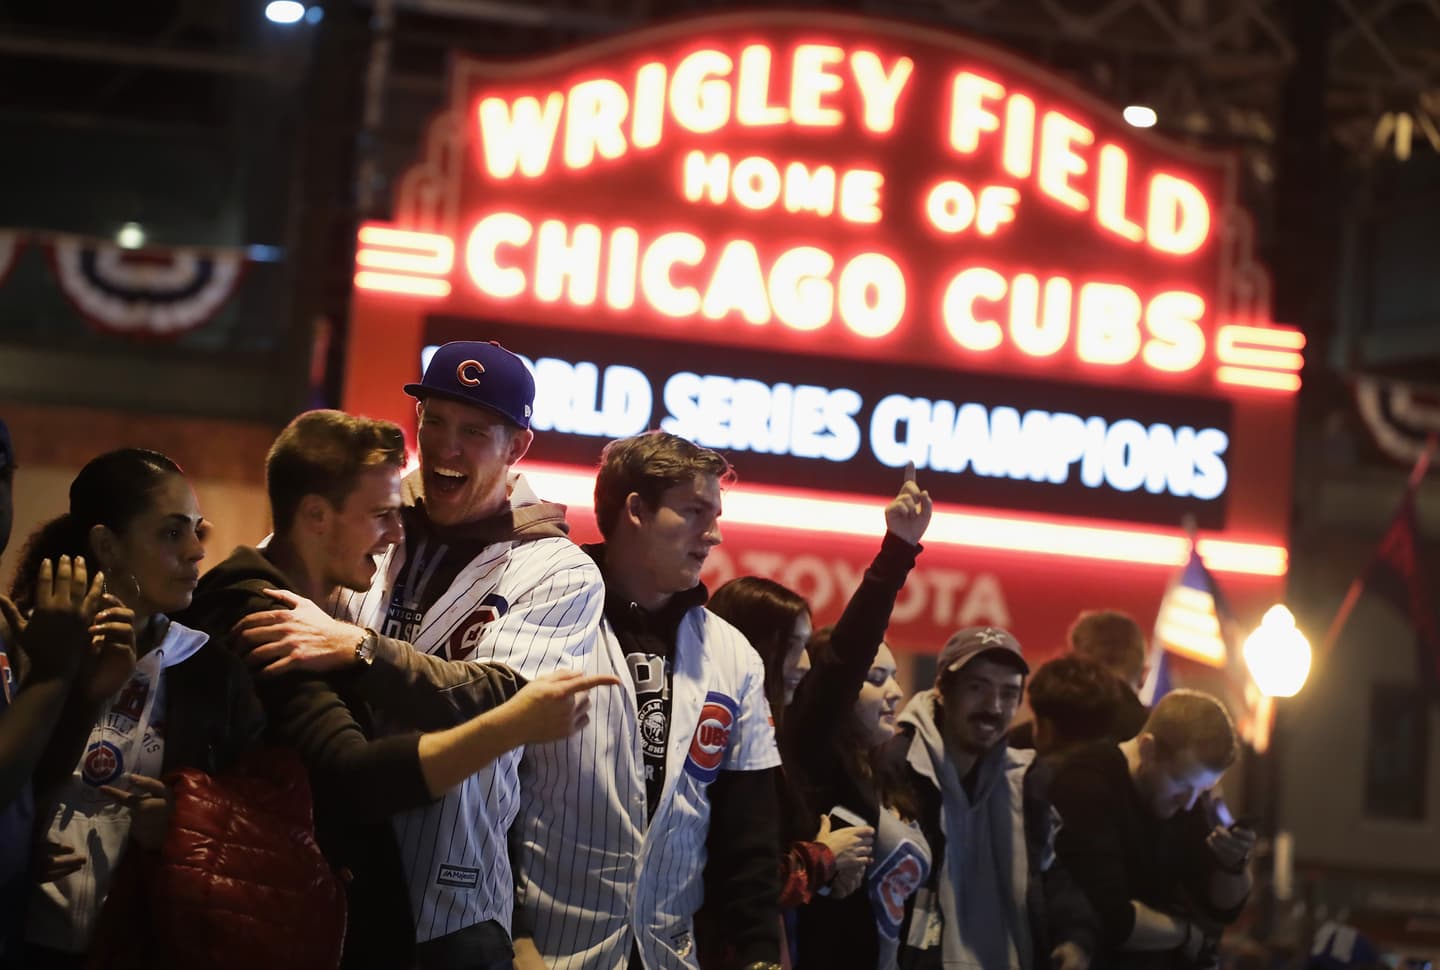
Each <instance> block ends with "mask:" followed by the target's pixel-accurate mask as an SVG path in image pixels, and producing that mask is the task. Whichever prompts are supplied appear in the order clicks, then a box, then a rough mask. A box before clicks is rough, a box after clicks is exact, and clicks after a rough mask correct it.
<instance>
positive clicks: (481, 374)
mask: <svg viewBox="0 0 1440 970" xmlns="http://www.w3.org/2000/svg"><path fill="white" fill-rule="evenodd" d="M405 393H406V394H409V395H410V396H411V397H414V398H418V399H419V400H422V401H423V400H425V399H426V398H427V397H443V398H445V399H446V400H449V401H458V402H460V403H461V404H469V405H471V406H473V407H478V408H486V409H488V410H491V411H494V412H495V413H496V414H498V415H500V416H501V417H502V418H504V419H505V420H507V421H509V422H510V423H511V424H513V425H516V426H517V427H520V428H528V427H530V412H531V409H532V408H533V407H534V404H535V378H534V376H533V375H531V373H530V368H528V367H526V366H525V362H524V361H523V360H521V359H520V358H519V357H517V356H515V355H514V354H512V353H510V351H508V350H506V349H505V348H504V347H502V346H500V344H499V343H497V342H496V341H494V340H489V341H482V340H454V341H451V342H450V343H448V344H445V345H444V346H442V347H441V348H440V349H439V350H437V351H435V356H433V357H431V358H430V365H429V366H428V367H426V368H425V376H424V377H422V378H420V383H418V384H406V385H405Z"/></svg>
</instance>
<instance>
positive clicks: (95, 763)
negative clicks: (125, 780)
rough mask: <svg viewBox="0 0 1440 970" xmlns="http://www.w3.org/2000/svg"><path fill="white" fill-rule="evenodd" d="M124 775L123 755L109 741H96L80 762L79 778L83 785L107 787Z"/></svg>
mask: <svg viewBox="0 0 1440 970" xmlns="http://www.w3.org/2000/svg"><path fill="white" fill-rule="evenodd" d="M124 773H125V755H124V753H123V752H122V751H121V750H120V749H119V748H117V747H116V746H115V745H113V744H111V743H110V742H109V741H97V742H96V743H94V744H92V745H90V748H89V749H88V750H87V751H86V752H85V759H84V760H83V761H81V762H80V777H81V778H83V779H85V784H87V785H91V786H94V787H96V788H98V787H99V786H101V785H108V784H110V783H111V782H112V781H114V780H115V779H116V778H119V777H120V776H121V775H122V774H124Z"/></svg>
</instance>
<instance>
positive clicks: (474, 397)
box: [250, 341, 604, 970]
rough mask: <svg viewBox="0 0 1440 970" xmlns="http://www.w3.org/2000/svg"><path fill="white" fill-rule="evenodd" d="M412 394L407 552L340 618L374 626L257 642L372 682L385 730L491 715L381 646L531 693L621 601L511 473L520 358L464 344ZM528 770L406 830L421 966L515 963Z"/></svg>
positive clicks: (460, 791) (525, 427) (479, 779)
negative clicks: (514, 846)
mask: <svg viewBox="0 0 1440 970" xmlns="http://www.w3.org/2000/svg"><path fill="white" fill-rule="evenodd" d="M405 391H406V393H408V394H410V395H411V396H413V397H415V398H416V399H417V404H416V413H417V415H418V416H419V436H418V437H419V444H420V467H419V469H418V471H416V472H413V473H412V474H410V475H408V476H406V477H405V479H404V482H403V484H402V500H403V506H402V509H401V519H402V524H403V533H404V534H403V538H402V539H401V541H400V542H399V543H397V544H396V545H395V546H394V547H393V548H392V550H391V552H390V553H389V555H388V557H386V559H385V560H383V561H382V562H381V564H380V567H379V569H378V570H377V571H376V574H375V580H374V582H373V584H372V585H371V588H370V590H369V591H368V592H367V593H365V594H363V595H360V596H356V597H354V598H353V600H351V601H347V602H342V603H340V604H339V605H338V606H337V611H338V612H339V613H341V614H343V615H347V616H353V617H355V618H357V620H358V621H359V624H361V625H362V626H364V627H365V629H363V630H362V629H360V627H359V626H351V625H349V624H346V623H341V622H336V621H331V622H329V623H325V622H323V621H322V620H320V619H317V618H316V617H315V615H314V614H315V611H313V610H306V609H304V607H306V606H307V605H309V604H308V601H306V603H302V604H299V605H298V606H297V608H296V609H295V610H294V611H293V612H294V614H295V615H294V616H292V617H290V618H288V619H287V620H286V621H285V622H282V623H276V624H272V625H270V626H269V628H268V629H269V630H271V631H273V632H272V633H266V634H264V635H258V636H255V635H252V636H251V637H250V642H251V645H252V646H255V647H259V648H260V649H263V650H265V651H266V652H265V654H264V656H266V657H267V659H269V660H274V659H276V658H277V657H282V656H285V655H288V656H289V657H290V658H291V661H292V663H294V664H295V665H298V666H301V667H304V668H307V669H312V670H334V669H336V668H337V666H341V665H344V666H349V667H352V668H355V669H356V670H357V671H358V672H359V676H357V677H356V682H355V683H356V690H357V692H358V693H359V694H360V695H361V697H362V698H363V699H364V700H366V701H367V702H368V703H369V704H370V705H371V706H372V707H373V708H374V709H375V716H376V719H377V722H378V724H379V726H380V727H381V728H382V729H383V730H388V731H404V730H420V731H430V730H436V729H440V728H445V727H449V726H452V725H454V724H456V723H458V722H460V721H462V720H465V719H467V718H469V717H470V716H472V715H474V714H476V713H479V711H478V710H476V709H473V707H472V705H471V697H470V695H469V694H468V693H467V692H466V691H464V690H449V689H432V690H427V689H426V686H427V685H425V684H422V683H415V682H410V683H406V682H405V681H406V680H407V677H408V675H407V673H406V671H407V670H408V669H409V666H408V665H402V664H393V663H391V662H390V661H389V659H388V656H387V652H386V651H379V652H377V651H376V649H375V646H376V641H377V638H379V637H384V638H388V639H390V640H394V641H401V642H403V643H404V644H409V645H413V649H414V650H418V651H421V652H423V653H428V654H433V655H436V656H439V657H442V658H445V659H448V660H452V661H465V660H484V661H495V662H498V663H503V664H506V665H508V666H509V667H510V668H512V669H513V670H515V671H516V672H518V673H519V674H520V675H521V676H522V677H524V678H527V679H533V678H535V677H537V676H539V675H540V674H542V673H546V672H548V671H553V670H557V669H562V668H563V669H579V668H581V667H582V666H583V664H584V658H585V657H586V656H587V655H588V654H589V653H590V652H591V651H592V650H593V646H594V643H595V641H596V638H597V636H598V632H599V625H600V617H601V612H602V609H603V606H604V588H603V585H602V581H601V578H600V572H599V569H598V568H597V567H596V566H595V564H594V562H592V561H591V560H590V558H589V557H587V556H586V555H585V554H584V553H583V552H581V551H580V549H579V547H578V546H576V545H575V544H574V543H572V542H571V541H570V539H569V537H568V534H567V533H568V528H567V526H566V524H565V510H564V508H563V507H561V506H557V505H551V504H547V503H543V502H541V501H540V500H539V499H538V498H537V497H536V496H535V494H534V493H533V491H532V490H531V489H530V486H529V485H528V484H527V483H526V481H525V479H524V477H523V476H522V475H520V474H518V473H516V472H514V471H513V470H512V469H513V466H514V465H515V463H516V462H518V461H519V460H520V459H521V458H522V457H524V455H525V452H526V450H527V449H528V448H529V446H530V442H531V441H532V440H533V438H534V434H533V432H531V430H530V415H531V408H532V406H533V403H534V397H535V381H534V378H533V377H532V376H531V374H530V371H529V369H528V368H527V367H526V366H525V363H524V362H523V361H522V360H520V358H519V357H517V356H515V355H514V354H512V353H510V352H509V351H508V350H505V349H504V348H502V347H501V346H499V345H498V344H495V343H482V342H475V341H457V342H454V343H449V344H446V345H444V346H443V347H441V348H440V349H439V350H437V351H436V352H435V355H434V356H433V357H432V358H431V360H430V363H429V365H428V366H427V367H426V368H425V375H424V377H423V378H422V379H421V381H420V382H419V383H418V384H408V385H406V386H405ZM302 612H303V614H304V615H303V616H302V615H300V614H301V613H302ZM251 633H252V634H256V633H258V631H251ZM257 652H258V651H257ZM399 697H406V698H408V701H407V702H406V703H397V698H399ZM519 758H520V751H519V750H518V749H517V750H513V751H511V752H509V753H507V754H505V755H503V756H502V757H500V758H499V759H497V760H496V761H495V762H493V763H492V764H491V765H490V766H488V767H486V768H484V769H482V770H481V771H479V772H478V773H476V774H474V775H471V776H470V777H469V778H467V779H466V780H465V781H464V782H463V783H462V784H460V785H459V786H458V787H457V788H454V789H451V790H450V791H449V792H447V793H446V794H445V795H444V796H443V797H442V798H441V799H440V800H438V801H436V802H435V803H433V804H431V805H429V806H427V807H425V808H420V809H415V810H412V811H408V812H403V813H401V814H399V815H397V816H395V829H396V835H397V837H398V840H399V843H400V851H401V855H402V857H403V859H404V863H405V868H406V875H407V879H408V883H409V891H410V900H411V907H412V910H413V913H414V916H415V921H416V941H417V950H418V954H419V961H420V966H421V967H422V968H436V970H449V968H451V967H454V968H461V967H463V968H465V970H492V968H494V970H498V968H501V967H503V968H506V970H508V968H509V967H510V966H511V959H512V948H511V943H510V938H509V928H510V925H511V916H512V909H513V905H514V883H513V880H512V876H511V868H510V863H509V857H508V854H507V848H508V847H507V833H508V830H509V828H510V824H511V822H512V821H513V819H514V818H515V813H516V810H517V807H518V804H519V782H518V777H517V766H518V762H519Z"/></svg>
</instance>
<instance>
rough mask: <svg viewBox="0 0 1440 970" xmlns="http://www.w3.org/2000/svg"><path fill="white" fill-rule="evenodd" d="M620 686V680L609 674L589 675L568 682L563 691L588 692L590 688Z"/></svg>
mask: <svg viewBox="0 0 1440 970" xmlns="http://www.w3.org/2000/svg"><path fill="white" fill-rule="evenodd" d="M619 684H620V678H618V677H615V676H613V675H611V674H590V675H589V676H586V677H579V678H576V679H575V680H572V681H568V682H567V683H566V684H565V690H566V691H568V692H570V693H576V692H578V691H582V690H590V689H591V688H592V687H616V686H619Z"/></svg>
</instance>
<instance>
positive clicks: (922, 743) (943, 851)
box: [886, 691, 1099, 970]
mask: <svg viewBox="0 0 1440 970" xmlns="http://www.w3.org/2000/svg"><path fill="white" fill-rule="evenodd" d="M940 717H941V710H940V707H939V705H938V704H937V697H936V694H935V693H934V692H933V691H926V692H924V693H922V694H918V695H916V696H915V697H914V698H913V699H912V700H911V702H910V703H909V704H908V705H907V706H906V708H905V713H904V714H903V715H902V716H901V733H900V734H899V735H897V736H896V738H895V740H894V741H893V742H892V743H891V745H890V746H888V748H887V752H886V755H887V758H888V759H889V760H890V761H891V762H892V763H894V764H899V765H901V768H900V771H901V772H902V774H903V777H904V778H905V783H906V787H907V789H908V790H909V791H910V792H911V793H912V794H913V797H914V799H915V802H916V805H917V807H918V809H919V817H918V820H919V823H920V827H921V829H922V830H923V831H924V833H925V837H926V840H927V841H928V842H929V843H930V850H931V853H932V859H931V866H930V877H929V879H928V880H927V882H926V885H925V887H924V888H923V889H922V890H921V891H920V892H918V893H916V894H915V895H914V896H912V897H911V899H910V901H909V902H908V904H907V905H906V911H905V921H904V924H903V926H902V928H901V935H900V944H901V949H900V966H901V968H902V970H917V968H932V967H933V968H940V967H944V968H946V970H950V968H981V970H1008V968H1009V967H1010V965H1011V964H1010V961H1011V960H1012V959H1014V960H1015V962H1016V963H1017V964H1018V965H1019V967H1020V968H1021V970H1038V968H1041V967H1045V966H1048V964H1049V962H1050V952H1051V951H1052V950H1053V949H1054V948H1055V947H1056V946H1058V945H1060V944H1061V943H1074V944H1076V945H1078V946H1079V947H1080V948H1081V949H1083V950H1084V951H1085V952H1086V953H1089V954H1094V952H1095V948H1096V941H1097V939H1098V936H1099V920H1098V917H1097V916H1096V915H1095V911H1094V910H1093V909H1092V908H1091V907H1090V905H1089V902H1088V900H1087V899H1086V897H1085V894H1084V892H1083V891H1082V890H1081V889H1080V888H1079V887H1078V886H1077V885H1076V884H1075V883H1074V881H1073V880H1072V879H1071V878H1070V876H1069V874H1068V873H1067V872H1066V871H1065V869H1064V868H1063V866H1061V865H1060V864H1059V863H1058V861H1057V859H1056V856H1055V837H1056V834H1057V832H1058V831H1059V825H1060V819H1059V816H1058V814H1057V813H1056V812H1055V811H1054V809H1052V808H1051V806H1050V802H1049V798H1048V771H1047V769H1046V767H1045V766H1044V765H1043V764H1040V765H1036V764H1034V763H1033V759H1034V752H1030V751H1017V750H1014V749H1011V748H1010V747H1009V746H1008V745H1006V744H1005V743H1004V742H1002V743H1000V744H997V745H995V746H994V747H992V748H991V749H990V750H989V751H988V752H986V753H985V755H983V756H982V757H981V758H980V759H979V760H978V761H977V762H976V763H975V765H974V767H973V768H972V769H971V771H970V773H969V775H968V776H967V777H966V778H965V779H960V778H957V777H956V772H955V770H954V768H953V766H952V763H951V762H950V761H949V759H948V758H946V756H945V741H944V738H943V735H942V733H941V725H940ZM947 800H948V801H949V804H948V805H947ZM957 832H960V833H963V838H962V840H961V841H953V840H954V836H955V834H956V833H957ZM947 833H949V840H947Z"/></svg>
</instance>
